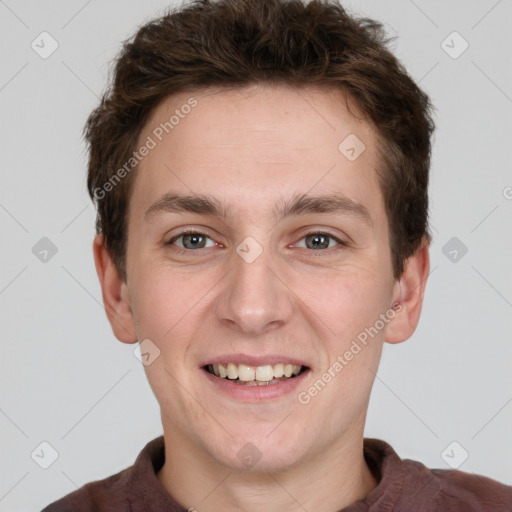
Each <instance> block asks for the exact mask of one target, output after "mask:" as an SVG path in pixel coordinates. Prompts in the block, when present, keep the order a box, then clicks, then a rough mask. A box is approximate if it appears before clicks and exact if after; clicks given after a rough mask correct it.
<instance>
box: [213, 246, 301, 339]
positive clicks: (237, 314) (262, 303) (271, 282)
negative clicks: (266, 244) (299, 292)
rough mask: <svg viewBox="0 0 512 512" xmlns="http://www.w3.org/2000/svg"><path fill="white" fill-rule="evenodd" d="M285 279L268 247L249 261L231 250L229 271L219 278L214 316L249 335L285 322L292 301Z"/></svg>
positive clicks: (262, 331)
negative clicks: (219, 283)
mask: <svg viewBox="0 0 512 512" xmlns="http://www.w3.org/2000/svg"><path fill="white" fill-rule="evenodd" d="M285 283H286V279H285V278H284V276H283V275H280V272H279V269H278V268H277V266H276V265H273V263H272V258H271V257H270V254H269V251H268V250H264V251H263V253H262V254H260V255H259V256H258V257H257V258H256V259H255V260H254V261H252V262H248V261H246V260H245V259H244V258H242V257H241V256H239V255H238V254H237V253H235V254H233V266H232V268H231V272H229V273H228V274H227V276H226V279H225V280H223V289H222V291H221V293H220V295H219V297H218V300H217V306H216V310H215V311H216V315H217V318H218V319H219V321H220V322H222V323H224V324H227V325H228V326H230V327H231V328H233V327H235V328H237V329H238V330H240V331H242V332H244V333H246V334H253V335H254V334H259V333H264V332H267V331H269V330H272V329H275V328H277V327H279V326H282V325H284V324H286V323H287V322H288V321H289V320H290V318H291V315H292V310H293V304H292V296H291V295H292V294H291V291H290V289H289V288H288V287H287V286H286V284H285Z"/></svg>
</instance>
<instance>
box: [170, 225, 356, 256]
mask: <svg viewBox="0 0 512 512" xmlns="http://www.w3.org/2000/svg"><path fill="white" fill-rule="evenodd" d="M186 235H200V236H202V237H206V238H209V239H210V240H213V239H212V238H211V237H209V236H208V235H207V234H205V233H202V232H201V231H197V230H186V231H182V232H181V233H179V234H178V235H176V236H174V237H172V238H171V239H170V240H169V241H168V242H166V243H165V244H164V245H165V246H169V247H170V246H172V245H173V244H174V242H175V241H176V240H178V239H180V238H181V237H183V236H186ZM311 235H321V236H327V237H329V238H331V239H332V240H334V241H335V242H337V243H338V245H339V246H341V247H348V246H349V243H348V242H345V241H343V240H340V239H339V238H337V237H335V236H334V235H333V234H331V233H329V232H328V231H311V232H309V233H306V234H305V235H303V236H302V237H301V238H300V240H303V239H304V238H306V237H308V236H311ZM200 249H205V248H204V247H200V248H199V249H183V248H181V247H174V248H173V250H174V251H175V252H177V253H178V254H185V253H191V252H195V251H199V250H200ZM206 249H211V247H206ZM329 249H335V247H328V248H327V249H319V250H314V249H308V248H307V247H306V250H309V251H310V252H326V251H328V250H329Z"/></svg>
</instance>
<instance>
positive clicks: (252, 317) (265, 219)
mask: <svg viewBox="0 0 512 512" xmlns="http://www.w3.org/2000/svg"><path fill="white" fill-rule="evenodd" d="M190 98H193V99H194V100H195V101H196V102H197V103H196V104H195V106H193V108H190V109H189V108H183V105H186V104H188V105H192V104H193V101H192V100H190ZM176 110H179V112H180V114H181V115H179V116H178V117H179V122H176V119H177V117H176V116H175V118H176V119H174V120H173V122H174V123H173V126H172V129H170V128H169V124H168V125H167V131H168V133H166V131H165V130H164V131H163V133H161V132H162V128H161V127H162V124H163V123H166V122H169V119H170V118H171V116H172V115H173V114H175V111H176ZM158 127H160V130H158ZM155 134H158V136H157V135H155ZM348 136H350V137H351V138H349V139H348V140H347V142H345V143H344V145H343V144H342V145H341V149H340V143H342V142H343V141H344V140H345V139H346V138H347V137H348ZM148 137H150V138H151V139H152V140H153V141H154V142H155V145H154V147H152V148H151V149H150V150H149V152H148V154H147V155H146V156H145V157H144V158H142V159H141V162H140V163H139V167H138V170H137V176H136V180H135V182H134V188H133V190H132V195H131V198H130V208H129V222H128V246H127V275H128V278H127V283H126V284H123V285H122V293H121V295H122V296H123V297H124V298H125V300H126V303H127V304H129V308H128V309H129V314H127V315H126V316H122V315H121V316H120V319H121V320H120V321H121V322H124V326H125V327H126V330H128V331H130V330H132V332H134V334H135V336H136V337H137V338H138V340H139V341H143V340H150V342H149V343H150V346H151V347H156V348H154V352H153V354H154V353H158V351H159V355H158V357H155V359H154V360H153V361H152V362H151V364H148V365H147V366H145V367H144V368H145V371H146V374H147V377H148V380H149V382H150V385H151V387H152V389H153V391H154V393H155V396H156V398H157V400H158V402H159V404H160V407H161V412H162V421H163V426H164V433H165V434H169V437H170V438H173V439H181V440H182V442H183V445H185V444H188V445H190V446H193V447H194V449H195V450H196V452H197V453H198V454H201V455H203V456H204V457H205V458H206V459H208V460H210V461H213V463H220V464H222V465H224V466H227V467H230V468H237V469H246V470H251V463H248V460H249V459H250V458H251V457H252V459H253V460H256V459H259V460H258V463H257V465H255V466H254V467H255V468H256V467H257V469H258V470H279V469H284V468H289V467H293V466H294V465H296V464H299V463H304V462H306V461H312V460H313V459H314V458H315V457H323V456H325V453H326V452H327V451H328V450H330V451H331V452H332V451H333V450H334V451H336V448H337V447H341V446H342V444H341V443H347V442H348V440H350V439H356V438H357V436H360V435H362V430H363V426H364V419H365V415H366V408H367V404H368V399H369V395H370V391H371V387H372V384H373V380H374V377H375V375H374V374H375V373H376V372H377V367H378V362H379V358H380V354H381V349H382V343H383V341H384V339H385V338H386V336H387V333H389V332H390V331H391V330H392V329H393V325H394V324H396V323H397V322H399V318H400V315H401V314H402V313H398V312H395V311H393V310H391V309H390V308H391V306H392V305H393V303H394V302H395V301H397V300H400V293H401V288H400V283H399V282H398V281H395V280H394V279H393V272H392V265H391V252H390V247H389V232H388V224H387V218H386V214H385V208H384V202H383V197H382V193H381V190H380V188H379V184H378V180H377V173H376V168H377V166H378V155H377V152H376V137H375V133H374V132H373V129H372V128H371V127H370V125H369V124H367V123H366V122H364V121H362V120H359V119H357V118H355V117H353V115H352V114H351V113H350V112H349V110H347V105H346V101H345V99H344V97H343V96H342V94H341V93H340V92H336V91H330V92H326V91H321V90H313V89H304V88H303V89H300V90H297V89H292V88H289V87H286V86H282V87H276V86H274V87H263V86H261V85H260V86H250V87H246V88H244V89H242V90H238V91H235V90H223V91H220V90H214V89H211V90H208V91H203V92H195V93H191V94H185V93H183V94H180V95H176V96H173V97H172V98H169V99H168V100H167V101H165V102H164V103H162V104H161V105H160V106H159V107H158V108H157V109H156V110H155V111H154V112H153V114H152V116H151V118H150V119H149V121H148V123H147V125H146V127H145V129H144V130H143V132H142V133H141V135H140V139H139V142H140V145H143V144H145V143H146V142H147V141H148V140H149V139H148ZM355 137H357V139H356V138H355ZM159 138H161V140H159ZM361 143H363V144H364V147H365V149H364V151H362V152H361V149H362V148H363V146H361ZM149 145H150V146H153V144H151V143H150V144H149ZM351 148H353V149H354V150H352V149H351ZM359 153H360V154H359ZM354 157H356V158H354ZM166 194H169V195H172V197H169V196H168V197H167V200H165V199H162V198H163V197H164V196H165V195H166ZM178 196H195V197H196V201H195V202H194V201H191V200H183V199H182V200H176V198H177V197H178ZM197 196H201V198H202V202H198V201H197ZM301 198H302V200H301ZM305 198H309V200H306V199H305ZM189 199H190V198H189ZM207 199H208V200H207ZM184 233H185V234H184ZM402 291H403V290H402ZM363 333H366V340H365V341H366V343H365V342H364V341H363V340H364V339H365V335H364V334H363ZM370 333H371V334H370ZM118 338H119V339H121V340H122V341H126V342H128V341H129V340H128V338H126V339H124V338H123V335H122V334H119V335H118ZM130 341H131V342H133V338H132V339H131V340H130ZM148 346H149V345H148ZM357 347H359V350H358V348H357ZM156 349H158V350H156ZM151 357H154V356H151ZM228 362H231V363H233V365H234V366H233V367H232V368H237V369H239V367H238V364H237V363H243V365H242V366H243V368H242V369H241V370H240V372H242V373H243V375H244V378H251V377H253V376H252V374H251V370H252V369H253V368H250V367H251V366H253V367H254V369H255V371H256V377H258V375H259V376H260V378H261V377H262V376H263V378H262V381H266V380H268V378H271V377H269V375H271V374H267V373H266V372H267V371H268V368H265V369H264V370H257V369H256V367H258V366H262V367H266V366H267V365H269V364H270V365H274V364H277V365H278V364H279V363H284V364H285V365H286V364H287V363H290V364H296V365H300V366H302V369H303V371H301V373H300V374H299V375H297V376H295V377H291V378H289V379H284V380H282V379H279V382H278V383H273V384H269V385H263V386H259V385H258V386H254V385H250V386H249V385H246V384H240V383H234V382H230V381H229V380H228V379H223V378H221V377H220V376H215V375H212V374H210V373H209V372H208V371H207V369H205V368H208V365H209V364H213V363H215V364H217V363H228ZM336 363H338V364H336ZM247 367H249V368H247ZM272 369H274V370H277V371H279V366H277V367H272ZM283 369H284V368H283ZM246 370H247V371H249V374H248V375H249V377H245V375H246V374H245V373H244V372H245V371H246ZM242 373H241V375H242ZM265 376H266V377H265ZM329 376H330V378H329ZM319 381H320V382H319ZM315 383H316V385H315ZM340 449H341V448H340ZM246 455H249V459H248V458H247V457H246Z"/></svg>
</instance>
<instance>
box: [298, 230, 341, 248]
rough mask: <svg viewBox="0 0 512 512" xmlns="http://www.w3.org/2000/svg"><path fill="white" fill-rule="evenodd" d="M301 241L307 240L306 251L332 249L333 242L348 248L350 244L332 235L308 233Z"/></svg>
mask: <svg viewBox="0 0 512 512" xmlns="http://www.w3.org/2000/svg"><path fill="white" fill-rule="evenodd" d="M301 240H305V248H306V249H313V250H319V249H330V248H331V247H332V244H331V242H332V241H334V242H336V243H337V244H338V245H344V246H347V245H348V244H347V243H346V242H344V241H343V240H340V239H339V238H336V237H335V236H333V235H331V234H330V233H322V232H318V233H308V234H307V235H306V236H304V237H303V238H301Z"/></svg>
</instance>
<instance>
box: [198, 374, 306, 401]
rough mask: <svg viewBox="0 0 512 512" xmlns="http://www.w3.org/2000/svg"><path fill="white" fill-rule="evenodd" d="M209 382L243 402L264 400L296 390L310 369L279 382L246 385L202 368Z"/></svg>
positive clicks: (279, 396)
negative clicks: (217, 375)
mask: <svg viewBox="0 0 512 512" xmlns="http://www.w3.org/2000/svg"><path fill="white" fill-rule="evenodd" d="M201 371H202V372H203V374H204V375H205V376H206V378H207V379H208V381H209V382H211V383H212V385H213V386H215V389H218V390H219V391H221V392H223V393H225V394H226V395H228V396H230V397H231V398H235V399H237V400H241V401H243V402H262V401H264V400H272V399H277V398H281V397H284V396H287V395H289V394H290V393H292V392H293V391H294V390H296V389H297V388H298V387H299V386H300V385H301V384H302V383H303V382H304V379H305V378H306V377H307V376H308V374H309V372H310V369H309V368H308V369H307V370H305V371H303V372H302V373H301V374H299V375H297V376H296V377H293V378H289V379H286V380H283V381H281V382H279V383H278V384H269V385H268V386H267V385H266V384H263V385H261V386H246V385H244V384H235V383H233V382H231V381H229V380H228V379H223V378H221V377H216V376H215V375H212V374H211V373H210V372H208V371H206V370H205V369H204V368H201Z"/></svg>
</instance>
